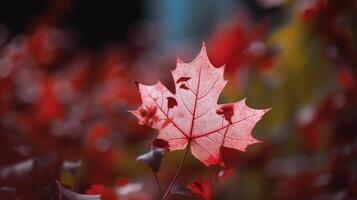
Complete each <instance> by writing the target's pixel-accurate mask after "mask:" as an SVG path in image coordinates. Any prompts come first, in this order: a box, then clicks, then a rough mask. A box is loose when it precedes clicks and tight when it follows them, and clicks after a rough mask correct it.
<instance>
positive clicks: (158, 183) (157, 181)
mask: <svg viewBox="0 0 357 200" xmlns="http://www.w3.org/2000/svg"><path fill="white" fill-rule="evenodd" d="M151 172H152V174H153V176H154V178H155V182H156V184H157V187H158V189H159V192H160V196H162V187H161V184H160V181H159V179H158V178H157V175H156V172H154V170H152V169H151Z"/></svg>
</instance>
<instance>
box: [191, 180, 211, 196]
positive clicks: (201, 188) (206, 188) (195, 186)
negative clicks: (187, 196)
mask: <svg viewBox="0 0 357 200" xmlns="http://www.w3.org/2000/svg"><path fill="white" fill-rule="evenodd" d="M211 187H212V186H211V184H210V183H208V182H207V181H205V180H203V179H201V178H198V179H195V180H193V181H192V182H191V183H190V184H188V185H187V188H188V189H189V190H190V191H191V192H192V194H194V195H195V196H196V197H197V198H198V199H200V200H210V199H211Z"/></svg>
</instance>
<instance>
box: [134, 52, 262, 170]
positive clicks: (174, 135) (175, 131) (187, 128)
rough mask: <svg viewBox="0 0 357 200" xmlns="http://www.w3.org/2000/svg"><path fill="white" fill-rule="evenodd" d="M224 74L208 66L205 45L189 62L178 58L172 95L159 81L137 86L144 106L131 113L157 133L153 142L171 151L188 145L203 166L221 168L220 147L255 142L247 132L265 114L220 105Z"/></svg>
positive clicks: (239, 146) (241, 104)
mask: <svg viewBox="0 0 357 200" xmlns="http://www.w3.org/2000/svg"><path fill="white" fill-rule="evenodd" d="M223 73H224V67H219V68H216V67H214V66H213V65H212V64H211V63H210V61H209V60H208V57H207V53H206V49H205V46H204V45H203V47H202V50H201V52H200V53H199V55H198V56H197V57H196V58H195V59H194V60H193V61H192V62H190V63H184V62H182V61H181V60H180V59H177V67H176V69H175V70H173V71H172V76H173V78H174V81H175V90H176V93H174V94H173V93H172V92H170V91H169V90H168V89H167V88H166V87H165V86H164V85H163V84H162V83H161V82H160V81H158V82H157V83H156V84H155V85H142V84H138V88H139V92H140V95H141V99H142V105H141V106H140V107H139V108H138V109H137V110H135V111H131V112H132V113H133V114H134V115H135V116H136V117H137V118H138V119H139V124H142V125H148V126H150V127H152V128H154V129H157V130H159V135H158V137H157V138H158V139H163V140H166V141H167V142H168V144H169V150H170V151H173V150H179V149H184V148H186V146H187V145H189V147H190V149H191V153H192V154H193V155H194V156H195V157H196V158H197V159H199V160H200V161H202V162H203V163H204V164H205V165H206V166H209V165H211V164H219V162H220V148H221V147H228V148H233V149H237V150H241V151H244V150H245V149H246V147H247V146H248V145H250V144H253V143H257V142H259V141H258V140H256V139H255V138H253V137H252V136H251V132H252V129H253V127H254V125H255V124H256V123H257V122H258V121H259V120H260V118H261V117H262V116H263V115H264V113H266V112H267V111H268V110H269V109H263V110H256V109H252V108H249V107H248V106H246V104H245V100H244V99H243V100H241V101H238V102H235V103H230V104H223V105H218V104H217V100H218V97H219V95H220V93H221V92H222V90H223V88H224V86H225V85H226V83H227V81H226V80H224V78H223Z"/></svg>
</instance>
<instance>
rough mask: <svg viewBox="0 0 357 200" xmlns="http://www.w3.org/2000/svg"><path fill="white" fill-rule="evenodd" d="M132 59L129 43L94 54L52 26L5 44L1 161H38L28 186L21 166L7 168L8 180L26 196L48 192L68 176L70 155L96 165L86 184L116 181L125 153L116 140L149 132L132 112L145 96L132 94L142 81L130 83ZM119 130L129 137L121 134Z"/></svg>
mask: <svg viewBox="0 0 357 200" xmlns="http://www.w3.org/2000/svg"><path fill="white" fill-rule="evenodd" d="M132 59H133V54H131V53H130V51H127V50H126V51H125V52H124V51H122V50H121V49H109V50H106V51H104V52H103V53H101V55H100V56H94V55H93V53H91V52H88V51H85V50H80V49H77V48H76V47H74V46H73V45H72V43H71V41H70V40H69V37H67V35H66V33H65V32H63V31H60V30H58V29H54V28H51V27H41V28H38V29H36V30H34V31H33V32H32V33H30V34H28V36H17V37H14V38H12V39H11V40H9V41H8V42H7V43H6V44H5V45H3V46H2V47H1V49H0V118H1V130H0V132H1V134H0V138H1V139H0V146H1V147H2V148H1V156H2V157H4V158H6V159H1V163H0V165H1V166H5V167H6V166H8V167H13V166H17V164H21V163H22V162H23V161H24V160H26V159H33V164H31V163H30V164H31V165H26V167H25V168H24V170H25V171H26V172H27V173H28V174H27V175H26V176H25V177H26V178H27V179H28V180H37V181H36V182H35V183H31V184H27V186H26V187H24V185H25V184H24V181H23V180H22V179H18V178H14V176H16V177H17V175H16V174H19V173H20V174H22V172H17V171H14V172H11V173H10V172H9V173H5V172H4V176H2V177H1V180H0V184H1V185H4V184H6V186H7V187H10V188H12V187H13V188H15V189H16V191H17V195H18V196H20V197H23V196H32V195H35V194H42V193H44V192H46V187H47V186H48V185H49V183H54V181H56V180H59V179H60V174H61V165H62V163H63V162H64V160H66V159H70V160H80V159H81V160H84V161H85V163H88V167H87V168H86V169H85V170H86V174H90V176H87V175H86V176H84V177H81V179H82V180H81V182H82V184H81V189H82V190H83V189H85V188H86V187H88V185H90V184H92V183H112V182H114V181H115V177H117V173H118V172H117V171H116V170H115V169H114V168H113V166H114V164H115V162H118V160H119V159H120V153H119V152H118V150H116V149H115V148H113V145H114V144H116V143H125V142H126V141H127V140H131V139H132V138H137V137H142V136H140V134H133V133H140V131H141V130H140V129H138V128H137V127H136V126H135V123H134V122H132V120H130V118H129V117H128V115H127V113H126V112H125V110H126V108H127V107H128V106H130V105H133V104H135V103H136V102H137V101H138V98H137V94H135V93H133V92H130V88H131V87H132V88H133V90H135V86H134V84H132V85H130V84H129V85H128V82H131V80H132V79H133V78H131V77H132V75H131V74H130V72H129V71H128V70H126V68H127V66H126V65H130V62H131V61H132ZM124 63H125V64H124ZM119 119H120V120H119ZM133 130H135V131H133ZM118 132H120V133H121V136H120V137H121V138H119V137H118V135H117V134H114V133H118ZM127 133H130V134H127ZM113 139H114V140H115V141H116V142H115V143H114V142H113ZM7 155H12V156H10V157H9V156H7ZM30 161H31V162H32V160H30ZM38 163H40V164H38ZM20 166H22V165H20ZM1 169H3V168H1ZM20 171H23V169H22V170H20ZM39 171H42V172H43V173H38V172H39ZM2 173H3V172H2ZM14 174H15V175H14ZM43 174H45V175H43ZM19 176H20V175H19ZM4 198H5V197H4Z"/></svg>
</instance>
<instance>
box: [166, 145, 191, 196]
mask: <svg viewBox="0 0 357 200" xmlns="http://www.w3.org/2000/svg"><path fill="white" fill-rule="evenodd" d="M190 145H191V141H189V142H188V145H187V147H186V151H185V155H184V157H183V159H182V160H181V163H180V166H179V168H178V169H177V172H176V174H175V176H174V178H173V179H172V180H171V183H170V185H169V187H168V188H167V190H166V192H165V194H164V196H163V197H162V198H161V200H165V199H166V198H167V197H168V196H169V194H170V190H171V188H172V186H174V184H175V182H176V180H177V178H178V176H179V174H180V172H181V170H182V167H183V164H184V163H185V161H186V158H187V154H188V151H189V149H190Z"/></svg>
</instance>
